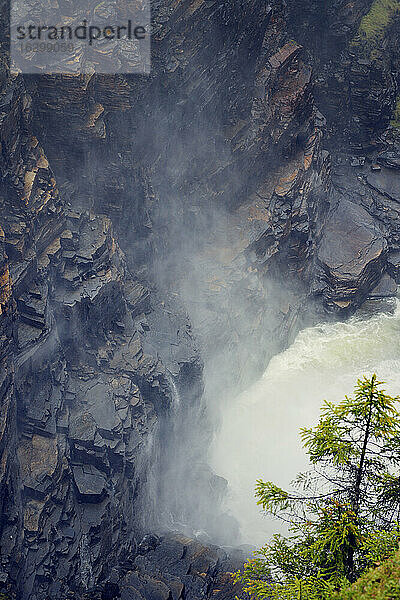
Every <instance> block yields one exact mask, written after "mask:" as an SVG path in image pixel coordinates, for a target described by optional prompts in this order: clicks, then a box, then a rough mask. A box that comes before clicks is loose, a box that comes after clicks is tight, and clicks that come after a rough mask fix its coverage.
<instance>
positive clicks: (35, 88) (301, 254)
mask: <svg viewBox="0 0 400 600" xmlns="http://www.w3.org/2000/svg"><path fill="white" fill-rule="evenodd" d="M320 4H321V3H320V2H319V3H315V2H311V1H308V0H307V1H306V0H304V2H297V3H296V5H295V6H294V5H292V3H291V2H288V3H287V4H286V3H284V2H283V1H281V0H274V1H273V2H271V3H270V4H269V5H266V4H265V2H261V1H260V0H248V1H247V2H229V3H227V2H218V1H217V2H208V1H206V0H203V1H202V0H200V1H197V0H196V1H194V0H185V1H184V2H180V3H176V2H172V1H171V2H169V1H167V0H165V1H164V0H163V1H162V2H156V3H154V7H153V9H154V13H153V20H154V32H153V70H152V74H151V75H150V77H149V78H147V77H146V78H145V77H138V76H136V77H134V76H131V77H128V76H118V77H101V76H85V77H63V76H58V77H49V76H43V77H26V78H25V79H24V78H22V77H11V76H9V75H8V74H7V72H4V74H3V77H2V82H3V83H2V88H1V98H0V104H1V119H0V141H1V149H2V152H1V157H0V161H1V187H0V200H1V216H0V226H1V228H0V366H1V370H0V407H1V419H0V425H1V427H0V436H1V437H0V451H1V463H0V469H1V471H0V473H1V480H0V498H1V508H2V515H3V518H2V520H1V532H0V533H1V551H2V554H1V572H0V583H1V584H2V585H3V588H4V589H5V590H8V591H9V592H17V593H18V595H19V596H20V597H21V598H23V599H24V600H25V599H26V600H29V599H32V600H44V599H47V598H49V597H50V598H52V599H54V600H56V599H58V598H60V599H61V598H68V597H72V598H77V599H78V598H84V597H86V598H103V599H104V598H109V599H112V598H115V597H118V596H119V595H121V597H123V598H124V599H126V600H130V599H133V598H135V599H137V598H144V599H146V600H150V599H152V598H165V599H166V600H169V599H171V598H173V599H176V600H179V599H180V598H185V599H186V600H189V599H191V598H193V599H195V598H196V599H197V598H200V597H205V598H218V599H221V600H222V599H223V598H233V597H234V596H235V594H236V593H238V591H237V590H234V589H233V587H232V580H231V578H230V577H229V576H228V575H227V572H228V571H232V570H234V569H235V568H237V566H238V564H239V563H240V560H241V558H240V557H239V556H238V555H237V553H235V552H230V551H229V552H228V551H225V550H221V549H218V548H216V547H212V546H210V545H202V544H200V542H199V541H195V540H193V539H191V538H189V537H186V536H183V535H182V534H172V533H168V534H165V533H160V531H159V529H160V528H162V527H163V526H165V519H164V518H161V515H164V513H165V512H171V514H172V525H171V526H173V527H175V528H176V527H178V525H177V522H178V521H179V522H182V523H183V525H182V527H183V526H186V528H187V529H189V530H190V529H191V530H192V532H193V530H195V529H196V530H201V529H206V528H207V527H212V528H214V527H216V524H217V522H219V523H220V524H222V529H223V530H225V531H224V532H223V533H224V535H222V534H221V536H220V540H222V541H223V542H224V543H228V542H229V543H232V542H233V541H234V537H235V536H234V534H235V524H234V523H232V521H230V520H229V519H228V518H227V517H226V516H224V515H222V514H221V512H220V509H219V508H218V506H219V500H220V499H221V497H222V496H223V490H224V486H225V485H226V482H225V483H224V482H223V481H221V480H220V478H218V477H217V476H216V475H213V474H212V473H211V472H210V471H209V469H208V467H207V466H206V465H205V464H204V462H205V461H204V458H203V456H202V453H204V452H205V444H206V442H207V440H208V439H209V436H210V434H211V429H212V427H211V425H210V418H209V417H208V416H207V414H205V411H204V399H203V387H204V383H205V384H206V388H207V385H208V386H209V385H210V384H209V382H210V381H211V382H212V384H213V390H212V393H213V394H214V395H215V397H216V398H217V399H219V398H221V397H222V396H223V395H227V394H229V393H231V391H232V388H234V389H235V390H236V391H237V389H238V387H239V386H243V385H245V384H246V383H247V382H248V381H251V379H252V378H253V377H254V376H255V374H256V373H258V372H259V371H260V370H261V369H262V368H263V367H264V366H265V364H266V362H267V360H268V357H269V356H271V354H272V353H273V352H274V351H276V350H278V349H280V348H282V347H284V346H285V344H287V341H288V339H290V336H292V335H293V334H294V333H295V332H296V331H297V330H298V328H299V327H300V326H301V325H302V323H305V322H309V321H311V320H312V319H315V314H314V310H315V308H317V314H318V315H319V316H318V318H321V315H323V314H324V311H328V312H330V313H332V312H334V313H339V314H341V313H342V314H347V313H348V312H351V311H353V310H354V309H355V308H357V307H358V306H360V305H361V304H362V302H363V301H364V300H365V299H366V298H368V297H372V298H379V297H385V296H390V295H393V294H394V292H395V284H394V280H396V281H398V280H399V278H400V275H399V273H400V270H399V269H400V266H399V265H400V259H399V253H400V246H399V244H400V240H399V236H398V222H399V219H400V216H399V211H398V202H399V200H398V192H397V189H398V186H397V181H398V179H397V177H398V175H397V173H398V169H399V164H400V162H399V161H400V159H399V153H398V150H397V145H396V144H397V141H396V140H397V138H396V135H395V132H393V131H392V130H389V131H387V132H386V133H385V134H384V138H380V144H381V145H379V144H378V143H372V142H374V141H375V142H376V141H377V139H378V138H377V136H378V134H379V135H381V136H382V131H383V130H384V129H385V128H386V126H387V124H388V120H389V115H390V110H391V109H392V107H393V106H392V105H393V101H394V97H395V95H396V94H395V87H396V81H395V79H396V78H395V77H394V76H393V75H392V73H391V72H389V70H388V67H387V65H388V64H389V62H390V61H389V62H388V58H387V57H386V58H385V60H384V61H383V62H382V61H381V62H380V63H379V65H378V66H377V65H376V63H374V62H371V63H368V61H367V60H366V59H365V58H363V57H361V55H357V54H356V52H355V50H354V48H353V46H351V41H352V39H353V38H354V36H355V35H356V31H357V27H358V25H359V22H360V19H361V17H362V16H363V15H364V14H365V13H366V12H367V11H368V10H369V9H370V6H371V2H367V1H365V0H360V1H357V2H353V3H351V6H350V5H349V4H348V3H346V2H342V1H341V0H340V1H339V0H338V1H333V0H332V2H328V3H326V19H325V21H326V26H327V27H328V26H330V25H332V23H333V24H334V26H333V25H332V30H331V37H328V38H327V39H328V42H327V43H326V45H325V46H324V49H323V52H321V53H320V55H318V50H319V48H320V46H321V43H322V42H321V38H322V35H321V32H323V28H322V26H321V21H322V16H321V14H320V12H319V11H318V7H320ZM298 11H300V12H301V15H302V19H298V18H297V17H296V15H297V16H299V15H298ZM317 15H318V16H317ZM294 23H296V27H295V26H294ZM391 27H393V28H395V27H396V23H395V22H393V24H392V25H391ZM293 31H295V32H296V36H295V37H296V41H294V40H293V39H292V37H293ZM384 39H385V40H390V36H389V33H387V34H385V38H384ZM387 48H388V56H389V55H390V57H392V56H394V54H395V49H396V42H395V41H393V42H390V41H387ZM390 48H391V49H390ZM340 52H344V53H345V56H346V57H347V59H346V60H344V61H343V62H342V63H341V66H340V69H339V70H338V71H336V70H335V69H333V68H332V63H333V62H334V61H336V63H335V64H336V65H337V64H338V63H339V62H341V58H340V56H339V53H340ZM393 60H394V59H393ZM360 61H361V62H360ZM363 61H364V62H363ZM385 61H386V62H385ZM313 69H314V72H315V75H313ZM379 69H380V71H379ZM379 73H380V74H379ZM364 75H365V77H364ZM315 80H316V81H315ZM333 80H335V81H333ZM315 83H316V85H315ZM366 95H367V96H368V101H367V102H363V101H361V100H362V99H363V98H365V96H366ZM315 98H317V101H316V100H315ZM360 98H361V100H360ZM382 98H384V101H382ZM357 99H358V100H357ZM379 107H380V108H379ZM389 108H390V110H389ZM322 113H326V116H327V118H328V122H327V121H326V120H325V117H324V116H323V114H322ZM339 114H340V118H339V116H338V115H339ZM349 123H350V124H351V126H350V125H349ZM338 124H339V125H338ZM342 124H344V125H343V126H342ZM343 131H345V133H346V132H347V133H346V135H347V142H346V144H347V145H345V146H344V145H342V146H339V145H338V144H339V140H340V144H344V142H343V139H344V137H346V135H345V136H343ZM324 135H325V138H324ZM324 139H327V142H326V143H327V145H328V147H329V150H330V154H329V153H328V151H327V150H325V149H324V141H323V140H324ZM357 144H361V146H360V147H358V149H360V148H361V149H362V150H363V152H364V154H366V152H367V150H368V148H370V150H368V152H369V151H371V154H369V155H368V156H364V154H362V155H357V156H353V154H354V152H355V148H356V146H357ZM343 149H345V154H346V156H345V157H344V158H343V160H342V156H341V154H342V150H343ZM331 157H332V158H333V172H332V169H331V164H332V160H331ZM368 159H369V161H370V162H368ZM352 163H353V164H354V166H351V164H352ZM371 165H374V166H373V170H372V169H371ZM311 305H312V307H313V312H312V311H311V310H310V306H311ZM203 363H205V367H206V370H205V374H206V377H205V379H204V378H203ZM206 395H210V390H209V389H206ZM194 415H195V416H194ZM193 421H196V427H197V428H198V429H199V430H203V431H204V435H203V436H202V437H201V439H200V440H198V439H197V438H196V436H195V434H194V432H193V430H192V429H191V427H192V423H193ZM188 449H190V451H188ZM172 450H173V451H174V452H175V454H174V453H172ZM171 453H172V454H171ZM171 455H172V456H173V462H175V463H176V465H180V464H181V463H182V462H184V461H186V465H185V468H184V469H183V471H182V469H179V468H178V467H177V468H176V469H175V464H173V465H172V467H171ZM166 474H167V476H168V477H169V479H170V480H172V485H171V481H170V482H169V485H167V484H166V482H165V480H166ZM168 477H167V478H168ZM204 489H206V490H207V493H206V494H205V496H203V495H202V493H203V492H204ZM183 492H184V493H183ZM200 492H202V493H200ZM183 496H185V497H186V500H185V501H184V500H183ZM188 498H189V502H188ZM204 498H205V499H204ZM203 502H204V506H203V504H202V503H203ZM210 506H211V507H212V511H211V513H210V512H209V513H207V510H209V507H210ZM200 508H201V510H200ZM188 523H191V528H190V526H189V525H188ZM154 531H156V532H157V535H153V533H154ZM149 532H152V535H150V536H147V537H146V536H145V534H147V533H149ZM144 536H145V537H144Z"/></svg>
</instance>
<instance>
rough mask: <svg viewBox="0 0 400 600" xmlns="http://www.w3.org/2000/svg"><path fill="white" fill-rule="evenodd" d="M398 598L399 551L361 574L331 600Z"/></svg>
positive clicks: (399, 589)
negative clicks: (376, 566)
mask: <svg viewBox="0 0 400 600" xmlns="http://www.w3.org/2000/svg"><path fill="white" fill-rule="evenodd" d="M399 598H400V553H396V554H395V555H394V556H393V557H392V558H389V559H388V560H386V561H385V562H384V563H383V564H382V565H381V566H379V567H378V568H376V569H372V570H370V571H368V572H367V573H365V574H364V575H362V577H360V579H358V580H357V581H356V583H354V584H353V585H352V586H351V587H347V588H345V589H343V590H341V591H340V592H338V593H336V594H334V595H333V596H332V600H372V599H373V600H398V599H399Z"/></svg>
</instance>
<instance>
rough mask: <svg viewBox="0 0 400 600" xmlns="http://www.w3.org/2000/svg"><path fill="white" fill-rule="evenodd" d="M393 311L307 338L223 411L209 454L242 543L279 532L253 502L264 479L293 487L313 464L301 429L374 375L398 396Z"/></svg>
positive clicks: (399, 361)
mask: <svg viewBox="0 0 400 600" xmlns="http://www.w3.org/2000/svg"><path fill="white" fill-rule="evenodd" d="M393 309H394V310H392V311H390V312H387V313H379V314H374V315H370V316H367V315H365V314H364V315H358V316H355V317H353V318H351V319H350V320H348V321H347V322H344V323H330V324H323V325H317V326H315V327H311V328H308V329H305V330H303V331H301V332H300V333H299V334H298V336H297V338H296V339H295V341H294V342H293V344H292V345H291V346H290V347H289V348H288V349H287V350H286V351H284V352H282V353H281V354H279V355H277V356H275V357H274V358H273V359H272V360H271V361H270V363H269V365H268V368H267V369H266V371H265V372H264V374H263V376H262V377H261V379H260V380H259V381H257V382H256V383H255V384H254V385H253V386H252V387H251V388H250V389H248V390H247V391H246V392H244V393H242V394H241V395H240V396H238V397H237V398H235V399H233V400H232V401H231V403H230V404H228V405H227V406H226V407H225V409H224V414H223V420H222V424H221V428H220V430H219V432H218V433H217V435H216V437H215V440H214V443H213V446H212V448H211V463H212V467H213V468H214V470H215V471H216V472H217V473H218V474H220V475H222V476H223V477H225V478H226V479H227V480H228V481H229V493H228V495H227V498H226V508H227V510H228V511H229V512H230V513H231V514H232V515H233V516H234V517H235V518H236V519H237V520H238V522H239V524H240V529H241V536H242V542H243V543H249V544H254V545H260V544H263V543H265V542H266V541H267V539H268V538H269V537H270V536H271V534H273V533H275V532H278V531H281V530H282V529H281V528H280V524H279V523H278V522H277V521H274V520H272V519H269V518H266V517H264V516H263V515H262V514H261V512H260V509H259V507H257V505H256V502H255V499H254V485H255V481H256V479H258V478H260V477H261V478H263V479H264V480H268V481H274V482H275V483H277V484H278V485H279V486H281V487H285V486H288V485H289V483H290V481H291V480H292V479H293V478H294V477H295V475H296V473H297V472H298V471H299V470H303V469H305V468H307V461H306V456H305V453H304V451H303V450H302V447H301V444H300V438H299V428H300V427H302V426H311V425H313V424H314V423H315V422H316V420H317V419H318V415H319V409H320V406H321V404H322V401H323V400H324V399H326V400H333V401H335V400H341V399H342V398H343V397H344V395H345V394H347V395H351V394H352V392H353V389H354V384H355V383H356V380H357V379H358V378H359V377H361V376H362V375H371V374H372V373H374V372H375V373H376V374H377V376H378V379H379V380H381V381H385V382H386V383H387V385H386V386H385V388H386V390H387V391H388V392H389V393H391V394H393V395H400V303H399V302H398V301H396V303H395V305H394V307H393Z"/></svg>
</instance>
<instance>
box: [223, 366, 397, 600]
mask: <svg viewBox="0 0 400 600" xmlns="http://www.w3.org/2000/svg"><path fill="white" fill-rule="evenodd" d="M382 385H383V384H382V382H379V381H377V378H376V376H375V375H374V376H373V377H371V378H370V379H368V378H365V377H364V378H363V379H360V380H358V382H357V385H356V387H355V392H354V396H353V397H347V396H346V397H345V399H344V400H343V401H342V402H340V403H338V404H334V403H332V402H325V403H324V405H323V407H322V410H321V418H320V420H319V422H318V424H317V426H316V427H314V428H310V429H308V428H304V429H302V430H301V438H302V441H303V445H304V448H305V450H306V451H307V454H308V456H309V459H310V462H311V465H312V469H311V470H310V471H309V472H307V473H301V474H299V475H298V476H297V478H296V480H295V481H294V482H293V490H291V491H285V490H282V489H281V488H279V487H278V486H277V485H276V484H274V483H272V482H264V481H262V480H259V481H257V485H256V497H257V500H258V504H259V505H260V506H261V507H262V509H263V510H264V511H265V513H267V514H269V515H273V516H275V517H276V518H278V519H281V520H283V521H285V522H287V523H289V531H290V535H289V536H288V537H283V536H281V535H275V536H274V537H273V539H272V541H271V542H270V543H268V544H267V545H266V546H264V547H263V548H261V549H260V550H259V551H257V553H256V554H255V558H254V559H252V560H249V561H248V562H247V563H246V565H245V567H244V570H243V571H242V572H238V573H235V574H234V577H235V580H236V581H239V582H241V583H242V585H243V589H244V591H245V593H247V594H248V595H249V596H250V597H251V598H257V599H264V598H265V599H267V598H269V599H279V600H328V599H329V598H333V596H334V595H335V594H336V593H337V592H338V591H339V590H346V589H347V588H349V587H350V586H351V584H352V583H353V582H354V581H356V580H357V578H358V577H360V575H362V574H363V573H365V572H367V571H368V570H369V569H370V568H371V567H373V566H376V565H377V564H379V563H380V562H381V561H382V560H385V559H386V558H388V557H390V556H392V555H393V554H394V553H395V552H396V550H398V548H399V540H400V527H399V521H400V479H399V466H400V414H399V412H398V411H397V408H396V404H397V401H398V398H393V397H391V396H389V395H387V394H386V393H385V392H384V390H383V388H382Z"/></svg>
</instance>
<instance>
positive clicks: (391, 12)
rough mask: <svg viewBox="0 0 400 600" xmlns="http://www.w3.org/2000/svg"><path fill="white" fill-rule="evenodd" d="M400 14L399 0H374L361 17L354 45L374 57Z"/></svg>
mask: <svg viewBox="0 0 400 600" xmlns="http://www.w3.org/2000/svg"><path fill="white" fill-rule="evenodd" d="M399 15H400V1H399V0H374V2H373V3H372V6H371V8H370V9H369V11H368V12H367V14H366V15H364V17H363V18H362V19H361V23H360V26H359V28H358V32H357V35H356V36H355V38H354V40H353V42H352V45H353V47H358V48H359V49H360V50H361V51H362V53H363V54H365V55H366V56H370V57H371V58H374V57H375V56H376V54H375V53H376V52H378V53H379V51H380V49H381V45H382V41H383V39H384V37H385V34H386V32H387V30H388V28H389V26H390V25H391V24H392V22H393V21H394V19H395V18H396V17H398V16H399Z"/></svg>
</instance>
